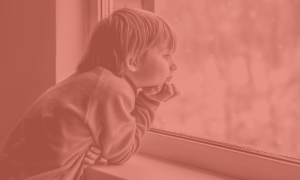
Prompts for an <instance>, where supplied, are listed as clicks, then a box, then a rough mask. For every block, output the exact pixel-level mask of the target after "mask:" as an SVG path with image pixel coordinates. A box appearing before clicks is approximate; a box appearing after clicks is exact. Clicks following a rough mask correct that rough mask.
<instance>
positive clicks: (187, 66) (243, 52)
mask: <svg viewBox="0 0 300 180" xmlns="http://www.w3.org/2000/svg"><path fill="white" fill-rule="evenodd" d="M170 4H172V5H171V6H170ZM299 9H300V1H293V0H285V1H280V0H274V1H271V0H270V1H265V0H256V1H252V0H244V1H240V0H189V1H185V0H159V1H155V8H154V11H155V13H157V14H159V15H161V16H162V17H164V18H165V19H166V20H167V21H168V22H169V23H170V24H171V25H172V26H173V27H174V29H175V31H176V32H177V35H178V46H177V51H176V53H175V57H174V59H175V61H176V62H177V65H178V69H177V71H176V72H175V75H174V78H173V83H175V84H177V86H178V87H179V89H180V91H181V94H180V96H178V97H176V98H175V99H173V100H170V101H169V102H168V103H165V104H163V105H162V107H160V109H159V110H158V113H157V120H156V121H155V127H157V128H161V129H165V130H168V131H175V132H181V133H185V134H189V135H195V136H200V137H206V138H210V139H216V140H221V141H225V142H229V143H235V144H245V145H248V146H253V147H255V148H258V149H262V150H265V151H269V152H273V153H277V154H282V155H286V156H291V157H296V158H300V106H299V105H300V74H299V72H300V68H299V67H300V11H299Z"/></svg>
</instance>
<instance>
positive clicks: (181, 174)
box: [85, 153, 237, 180]
mask: <svg viewBox="0 0 300 180" xmlns="http://www.w3.org/2000/svg"><path fill="white" fill-rule="evenodd" d="M85 179H86V180H98V179H106V180H125V179H126V180H141V179H143V180H153V179H172V180H182V179H189V180H199V179H205V180H237V179H235V178H230V177H227V176H224V175H221V174H217V173H214V172H209V171H206V170H202V169H199V168H195V167H191V166H187V165H183V164H179V163H176V162H172V161H168V160H164V159H161V158H156V157H153V156H149V155H145V154H142V153H138V154H136V155H134V156H133V157H131V158H130V160H128V162H126V163H125V164H123V165H107V163H106V162H105V161H100V162H98V163H97V164H95V165H93V166H89V167H87V169H86V171H85Z"/></svg>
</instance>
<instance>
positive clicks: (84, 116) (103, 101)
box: [1, 67, 155, 179]
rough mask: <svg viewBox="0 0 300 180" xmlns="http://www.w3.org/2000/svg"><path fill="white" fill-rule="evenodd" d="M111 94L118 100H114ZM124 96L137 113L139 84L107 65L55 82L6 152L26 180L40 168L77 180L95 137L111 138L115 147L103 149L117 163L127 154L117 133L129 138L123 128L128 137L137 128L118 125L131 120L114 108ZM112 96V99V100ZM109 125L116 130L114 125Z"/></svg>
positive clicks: (99, 139)
mask: <svg viewBox="0 0 300 180" xmlns="http://www.w3.org/2000/svg"><path fill="white" fill-rule="evenodd" d="M115 95H118V96H119V97H115ZM111 97H113V98H116V99H115V100H117V101H115V100H113V101H111V100H109V98H111ZM118 99H119V100H120V101H123V103H122V104H121V106H123V107H122V108H124V109H125V110H128V111H129V112H131V111H132V110H133V109H134V103H135V102H134V99H135V91H134V89H133V88H132V87H130V84H129V83H128V82H126V80H125V79H122V78H118V77H116V76H114V75H113V74H112V73H111V72H110V71H107V70H106V69H104V68H101V67H96V68H94V69H93V70H91V71H88V72H86V73H82V74H79V75H76V74H74V75H72V76H70V77H69V78H68V79H66V80H64V81H62V82H61V83H59V84H57V85H55V86H53V87H51V88H50V89H49V90H48V91H47V92H45V93H44V94H43V95H42V96H41V97H40V98H39V99H38V100H37V101H36V102H35V103H34V104H33V105H32V106H31V108H30V109H29V110H28V111H27V113H26V114H25V116H24V117H23V118H22V119H21V121H20V122H19V123H18V125H17V126H16V127H15V128H14V129H13V130H12V131H11V133H13V135H12V136H11V135H10V136H7V137H9V138H10V139H6V144H4V147H3V148H4V152H5V153H6V155H8V158H9V161H10V164H11V166H12V167H13V168H14V169H15V170H16V169H17V167H19V170H20V172H18V173H21V174H19V176H21V177H20V179H22V178H25V177H30V176H33V175H36V174H40V173H43V174H41V175H39V176H40V177H39V179H46V177H47V179H55V178H57V177H59V176H62V177H63V176H65V178H62V177H61V178H62V179H72V178H73V177H75V179H77V178H79V177H78V176H80V175H81V174H82V171H83V163H82V161H83V158H84V156H85V152H86V151H87V148H88V147H89V146H90V145H91V144H92V143H94V142H96V143H97V144H98V145H100V144H99V143H100V142H102V141H103V142H104V141H105V142H106V145H109V146H111V147H107V146H106V150H105V149H104V150H103V156H104V157H105V156H107V158H108V159H109V160H112V161H115V160H116V162H117V161H119V160H120V158H121V159H122V158H123V157H118V155H116V154H115V152H114V151H116V150H117V149H114V148H113V146H112V145H111V144H112V143H117V142H110V141H111V140H114V138H116V137H114V135H115V134H114V133H117V134H118V136H119V138H122V136H123V138H124V135H122V132H125V136H126V135H127V134H126V133H127V131H126V129H128V130H132V128H133V127H125V129H123V128H124V127H121V128H122V131H118V126H115V125H114V124H115V122H114V121H120V118H123V119H124V120H126V119H128V118H129V119H130V117H121V116H122V112H113V111H110V110H109V109H115V107H110V106H120V105H119V104H114V102H115V103H119V102H118ZM109 101H110V102H111V103H107V102H109ZM102 106H106V107H102ZM153 107H154V105H153ZM105 109H107V110H108V111H106V110H105ZM154 109H155V107H154ZM154 109H153V111H154ZM118 113H119V114H118ZM153 113H154V112H153ZM98 115H99V116H98ZM117 119H118V120H117ZM121 121H122V119H121ZM127 123H128V122H127ZM109 124H111V125H113V127H114V129H110V128H112V127H111V126H109ZM120 125H122V122H120ZM124 130H125V131H124ZM115 131H116V132H115ZM112 132H113V134H112ZM133 132H134V131H133ZM106 133H109V134H106ZM91 134H92V136H91ZM106 138H108V139H106ZM125 138H126V137H125ZM127 138H128V137H127ZM115 140H118V137H117V138H116V139H115ZM124 143H125V142H124ZM103 145H104V144H103ZM1 148H2V147H1ZM112 148H113V149H112ZM120 148H121V147H120ZM1 153H3V152H1ZM2 155H3V154H1V156H2ZM1 158H3V157H1ZM114 159H115V160H114ZM112 163H114V162H112ZM78 169H79V171H78ZM45 172H46V173H45ZM22 173H24V174H22ZM76 173H77V174H76ZM14 174H15V173H14ZM43 176H44V177H45V178H42V177H43ZM16 179H17V178H16Z"/></svg>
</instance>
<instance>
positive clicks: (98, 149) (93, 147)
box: [90, 146, 102, 154]
mask: <svg viewBox="0 0 300 180" xmlns="http://www.w3.org/2000/svg"><path fill="white" fill-rule="evenodd" d="M90 151H92V152H93V153H96V154H101V152H102V151H101V149H100V148H98V147H97V146H91V148H90Z"/></svg>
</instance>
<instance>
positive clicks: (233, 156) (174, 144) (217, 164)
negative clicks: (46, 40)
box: [89, 0, 300, 180]
mask: <svg viewBox="0 0 300 180" xmlns="http://www.w3.org/2000/svg"><path fill="white" fill-rule="evenodd" d="M89 1H90V2H93V3H97V6H96V7H97V8H98V9H97V12H98V21H99V20H101V19H102V18H104V17H106V16H107V15H109V14H110V13H112V11H113V0H89ZM141 1H142V4H143V7H144V9H146V10H149V11H152V12H154V0H141ZM94 7H95V6H94ZM139 152H140V153H143V154H147V155H151V156H155V157H159V158H163V159H166V160H170V161H174V162H178V163H182V164H186V165H190V166H193V167H197V168H201V169H205V170H209V171H213V172H216V173H220V174H224V175H227V176H231V177H234V178H239V179H245V180H248V179H249V180H254V179H255V180H264V179H267V180H269V179H272V180H282V179H289V180H298V179H299V177H300V160H299V159H296V158H291V157H286V156H281V155H277V154H272V153H270V152H264V151H260V150H258V149H255V148H252V147H248V146H241V145H237V144H229V143H225V142H221V141H215V140H210V139H205V138H197V137H193V136H189V135H185V134H176V133H172V132H168V131H165V130H160V129H153V128H152V129H150V131H149V132H148V133H147V134H146V135H145V137H144V138H143V140H142V146H141V148H140V150H139ZM195 154H197V155H195Z"/></svg>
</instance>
